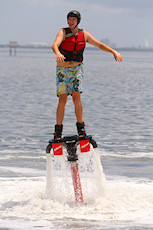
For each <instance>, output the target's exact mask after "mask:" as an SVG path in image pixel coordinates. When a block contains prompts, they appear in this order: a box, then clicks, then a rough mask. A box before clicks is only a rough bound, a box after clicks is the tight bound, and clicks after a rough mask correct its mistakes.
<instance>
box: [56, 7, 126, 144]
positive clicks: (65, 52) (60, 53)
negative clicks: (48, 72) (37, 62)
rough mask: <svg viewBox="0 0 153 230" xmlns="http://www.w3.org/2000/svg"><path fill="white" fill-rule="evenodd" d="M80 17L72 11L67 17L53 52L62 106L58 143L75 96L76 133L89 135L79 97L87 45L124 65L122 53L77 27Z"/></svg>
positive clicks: (58, 115)
mask: <svg viewBox="0 0 153 230" xmlns="http://www.w3.org/2000/svg"><path fill="white" fill-rule="evenodd" d="M80 20H81V15H80V13H79V12H78V11H76V10H73V11H70V12H69V13H68V15H67V22H68V25H69V27H68V28H63V29H61V30H60V31H59V32H58V34H57V37H56V39H55V41H54V43H53V46H52V49H53V51H54V53H55V54H56V62H57V69H56V77H57V78H56V80H57V96H58V97H59V103H58V107H57V113H56V125H55V133H54V139H56V140H59V139H60V138H61V136H62V129H63V125H62V122H63V119H64V111H65V105H66V102H67V96H68V95H72V99H73V102H74V106H75V115H76V119H77V123H76V126H77V130H78V135H79V137H82V136H86V132H85V124H84V122H83V109H82V104H81V98H80V94H81V93H82V78H83V70H82V61H83V51H84V49H85V45H86V42H88V43H89V44H91V45H93V46H96V47H97V48H99V49H101V50H103V51H105V52H109V53H112V54H113V55H114V58H115V60H116V61H119V62H122V60H123V57H122V55H121V54H120V53H118V52H117V51H115V50H114V49H112V48H110V47H109V46H107V45H105V44H103V43H101V42H99V41H97V40H96V39H95V38H94V37H93V36H92V35H91V34H90V33H88V32H87V31H84V30H80V29H79V28H78V24H79V23H80Z"/></svg>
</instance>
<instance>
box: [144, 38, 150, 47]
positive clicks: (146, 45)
mask: <svg viewBox="0 0 153 230" xmlns="http://www.w3.org/2000/svg"><path fill="white" fill-rule="evenodd" d="M144 48H145V49H148V48H149V42H148V41H147V40H145V41H144Z"/></svg>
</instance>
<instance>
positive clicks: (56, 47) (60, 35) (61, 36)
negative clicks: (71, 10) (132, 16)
mask: <svg viewBox="0 0 153 230" xmlns="http://www.w3.org/2000/svg"><path fill="white" fill-rule="evenodd" d="M64 37H65V34H64V30H63V29H61V30H60V31H59V32H58V34H57V36H56V39H55V41H54V43H53V45H52V50H53V51H54V53H55V54H56V62H64V59H65V57H64V55H63V54H61V53H60V51H59V46H60V44H61V43H62V41H63V40H64Z"/></svg>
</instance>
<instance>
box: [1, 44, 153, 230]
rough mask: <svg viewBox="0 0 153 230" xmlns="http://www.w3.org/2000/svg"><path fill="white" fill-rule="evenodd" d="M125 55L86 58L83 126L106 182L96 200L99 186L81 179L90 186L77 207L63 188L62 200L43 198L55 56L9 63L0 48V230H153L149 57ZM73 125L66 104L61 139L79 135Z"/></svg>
mask: <svg viewBox="0 0 153 230" xmlns="http://www.w3.org/2000/svg"><path fill="white" fill-rule="evenodd" d="M122 55H123V57H124V61H123V63H116V62H115V61H114V59H113V57H112V55H111V54H107V53H104V52H101V51H99V50H86V52H85V55H84V92H83V94H82V95H81V97H82V104H83V112H84V121H85V123H86V131H87V134H90V135H92V136H93V138H94V139H95V140H96V142H97V143H98V153H99V155H100V159H101V164H102V166H103V171H104V175H105V178H106V182H105V188H104V190H105V193H103V191H101V192H102V193H101V196H99V195H98V194H97V193H95V192H94V193H93V191H92V190H94V188H95V187H96V186H97V184H98V182H97V181H96V180H94V178H93V177H92V175H91V174H89V173H87V174H82V175H83V176H84V177H85V175H86V176H87V178H86V177H85V178H84V179H83V180H86V179H87V180H88V185H89V187H88V190H86V191H85V194H84V197H85V204H84V205H82V206H78V205H76V203H75V200H74V197H73V195H72V194H71V193H72V191H71V190H69V192H67V193H66V192H65V191H63V192H61V190H60V189H61V188H60V185H59V187H57V189H59V191H57V194H59V197H58V196H57V197H56V199H52V198H51V197H46V153H45V149H46V146H47V144H48V140H49V139H51V138H52V136H53V135H52V133H53V132H54V125H55V121H56V107H57V103H58V99H57V97H56V86H55V84H56V81H55V71H56V63H55V55H54V54H53V53H52V51H51V50H47V49H46V50H43V49H18V50H17V55H16V56H13V55H12V56H9V50H8V49H7V48H5V49H4V48H1V49H0V229H1V230H2V229H3V230H4V229H5V230H26V229H28V230H31V229H32V230H34V229H36V230H38V229H42V230H49V229H55V230H56V229H59V230H65V229H69V230H72V229H79V230H81V229H82V230H86V229H92V230H104V229H105V230H106V229H107V230H116V229H120V230H123V229H124V230H125V229H126V230H133V229H136V230H137V229H139V230H141V229H143V230H148V229H153V126H152V124H153V93H152V92H153V64H152V63H153V53H152V52H122ZM75 123H76V119H75V115H74V106H73V103H72V100H71V97H69V98H68V102H67V106H66V110H65V118H64V122H63V125H64V131H63V135H73V134H76V127H75ZM59 161H60V159H59ZM85 161H86V163H88V162H87V161H88V157H87V159H86V160H85V159H84V161H83V162H85ZM56 176H57V182H59V181H60V179H61V178H60V177H61V176H60V175H59V176H58V175H56ZM67 179H68V180H67ZM67 179H66V177H65V178H64V182H63V183H65V185H66V183H67V184H69V183H71V182H70V178H69V175H68V177H67ZM60 183H61V182H59V184H60ZM57 184H58V183H57ZM66 186H67V185H66ZM88 192H89V193H90V194H89V195H90V196H88V194H87V193H88ZM55 193H56V192H55ZM57 194H56V195H57ZM61 197H62V199H61ZM58 198H59V199H58Z"/></svg>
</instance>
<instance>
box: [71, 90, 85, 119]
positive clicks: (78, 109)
mask: <svg viewBox="0 0 153 230" xmlns="http://www.w3.org/2000/svg"><path fill="white" fill-rule="evenodd" d="M72 98H73V103H74V106H75V115H76V119H77V122H79V123H82V122H83V108H82V104H81V96H80V92H72Z"/></svg>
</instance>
